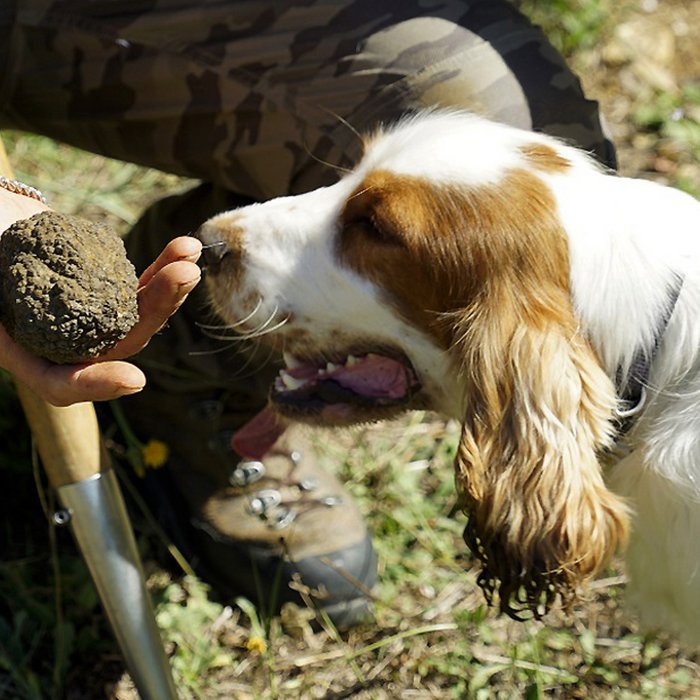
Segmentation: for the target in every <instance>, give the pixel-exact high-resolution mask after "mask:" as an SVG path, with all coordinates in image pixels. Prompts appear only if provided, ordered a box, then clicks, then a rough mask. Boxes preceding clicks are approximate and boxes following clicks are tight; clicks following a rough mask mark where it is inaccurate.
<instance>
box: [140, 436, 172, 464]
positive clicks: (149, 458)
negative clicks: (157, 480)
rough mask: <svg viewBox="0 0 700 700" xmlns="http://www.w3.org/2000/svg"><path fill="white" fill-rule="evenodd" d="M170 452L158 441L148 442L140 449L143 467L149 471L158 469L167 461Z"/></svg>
mask: <svg viewBox="0 0 700 700" xmlns="http://www.w3.org/2000/svg"><path fill="white" fill-rule="evenodd" d="M169 454H170V450H169V449H168V446H167V445H166V444H165V443H164V442H161V441H160V440H149V441H148V443H147V444H145V445H144V446H143V447H142V448H141V457H142V458H143V463H144V465H145V466H147V467H150V468H151V469H158V467H162V466H163V465H164V464H165V463H166V462H167V461H168V455H169Z"/></svg>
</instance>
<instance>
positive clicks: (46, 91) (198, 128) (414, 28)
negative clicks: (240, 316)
mask: <svg viewBox="0 0 700 700" xmlns="http://www.w3.org/2000/svg"><path fill="white" fill-rule="evenodd" d="M432 106H443V107H463V108H468V109H472V110H476V111H478V112H481V113H483V114H486V115H488V116H490V117H492V118H494V119H497V120H500V121H504V122H507V123H510V124H514V125H517V126H521V127H526V128H533V129H536V130H542V131H546V132H549V133H551V134H554V135H557V136H561V137H564V138H567V139H569V140H571V141H574V142H575V143H577V144H578V145H580V146H583V147H584V148H586V149H589V150H591V151H592V152H594V153H595V154H596V155H597V156H598V157H599V158H600V159H601V160H603V161H606V162H607V163H608V164H612V160H613V158H614V156H613V150H612V148H611V146H610V144H609V143H608V142H607V140H606V138H605V137H604V135H603V131H602V129H601V125H600V121H599V117H598V113H597V105H596V104H595V103H594V102H591V101H589V100H587V99H586V98H585V97H584V96H583V94H582V92H581V89H580V86H579V83H578V80H577V79H576V78H575V76H574V75H572V73H571V72H570V71H569V70H568V68H567V67H566V65H565V64H564V61H563V60H562V58H561V57H560V56H559V55H558V54H557V52H556V51H555V50H554V49H553V48H552V47H551V45H550V44H549V43H548V42H547V40H546V38H545V37H544V36H543V34H542V32H541V31H540V30H539V29H538V28H536V27H534V26H532V25H531V24H530V23H529V22H528V21H527V20H526V19H525V18H524V17H523V16H522V15H521V14H519V13H518V11H517V10H516V9H515V8H514V7H513V6H512V5H510V4H509V3H507V2H505V0H0V128H3V127H5V128H17V129H23V130H27V131H32V132H37V133H41V134H44V135H47V136H51V137H53V138H55V139H58V140H61V141H65V142H67V143H70V144H73V145H75V146H78V147H81V148H83V149H86V150H89V151H93V152H97V153H100V154H102V155H105V156H109V157H112V158H118V159H121V160H126V161H130V162H135V163H140V164H143V165H148V166H151V167H155V168H159V169H161V170H165V171H168V172H172V173H177V174H181V175H187V176H190V177H195V178H200V179H202V180H204V181H206V182H207V183H208V184H207V185H203V186H202V187H200V188H197V189H195V190H194V191H192V192H190V193H187V194H185V195H182V196H180V197H173V198H168V199H167V200H164V201H162V202H159V203H157V204H156V205H154V206H153V207H152V208H151V209H150V210H149V211H148V212H147V213H146V215H145V216H144V218H143V219H142V220H141V221H140V222H139V224H138V225H137V226H136V229H135V231H134V233H135V234H136V235H132V236H131V240H130V246H131V251H130V253H131V256H132V259H134V260H135V262H137V264H138V263H139V262H141V263H142V264H143V263H145V262H147V261H150V260H152V259H153V258H154V257H155V255H156V254H157V253H158V251H159V250H160V248H161V247H162V244H163V240H162V239H163V238H167V237H172V236H173V235H175V234H179V233H185V232H186V231H188V230H191V229H193V228H196V226H197V225H198V224H199V223H200V222H201V221H203V220H204V219H205V218H207V217H208V216H210V215H212V214H214V213H216V212H217V211H221V210H223V209H226V208H231V207H232V206H233V205H235V204H236V203H239V202H240V201H242V199H244V198H248V199H265V198H269V197H272V196H278V195H283V194H290V193H298V192H301V191H305V190H308V189H311V188H314V187H318V186H321V185H326V184H330V183H331V182H332V181H333V180H334V179H335V178H336V172H337V170H336V169H335V168H333V167H329V165H327V164H331V165H336V166H341V167H345V166H348V165H349V164H351V163H352V161H353V160H354V159H355V158H356V156H357V155H358V150H359V139H358V138H357V134H356V132H357V131H363V130H367V129H371V128H373V127H375V126H376V125H377V124H379V123H382V122H390V121H392V120H395V119H396V118H397V117H399V116H400V115H401V114H403V113H405V112H407V111H411V110H415V109H420V108H422V107H432ZM233 193H236V196H234V195H233ZM198 294H201V292H198V293H197V294H194V295H192V296H191V298H190V300H188V303H187V304H185V307H184V308H183V309H182V311H181V312H180V313H178V314H177V315H176V317H174V318H173V319H172V320H171V323H170V327H169V329H168V332H167V333H163V334H160V335H158V336H156V337H155V338H154V340H153V341H152V342H151V344H150V346H149V347H148V348H147V349H146V352H145V353H144V361H148V358H149V356H150V357H151V358H154V359H153V364H154V365H158V366H159V367H162V366H163V364H164V363H163V358H168V362H167V364H168V365H177V366H178V367H179V368H180V369H191V370H192V372H191V373H189V372H187V373H183V372H178V373H177V374H171V373H169V372H164V373H162V376H161V377H160V378H159V379H160V381H159V383H160V384H161V385H166V386H167V388H168V389H169V390H171V391H178V392H187V391H191V390H193V389H195V388H197V387H200V386H202V381H203V380H202V378H203V377H208V379H206V380H204V384H209V385H211V386H213V385H218V384H219V383H220V382H221V381H222V380H224V381H225V376H226V375H227V374H228V376H229V377H230V376H232V372H233V371H232V370H231V368H230V367H229V368H228V369H227V368H226V367H225V365H226V364H228V361H229V360H230V362H231V363H233V364H235V363H236V362H237V360H235V359H234V358H233V357H230V356H227V357H226V358H224V357H223V356H222V355H213V356H212V355H207V347H208V346H207V339H206V338H204V337H203V336H202V335H201V333H198V332H197V331H196V327H195V325H194V323H193V319H192V317H196V316H198V315H200V314H201V313H202V309H203V304H204V302H203V300H201V299H199V298H198ZM193 350H194V353H193ZM254 365H255V363H253V364H252V366H254ZM252 366H250V368H251V369H252ZM246 375H247V376H248V377H251V372H246ZM186 376H191V377H192V382H189V381H186V380H185V377H186ZM247 381H248V383H251V382H252V378H249V379H248V380H247Z"/></svg>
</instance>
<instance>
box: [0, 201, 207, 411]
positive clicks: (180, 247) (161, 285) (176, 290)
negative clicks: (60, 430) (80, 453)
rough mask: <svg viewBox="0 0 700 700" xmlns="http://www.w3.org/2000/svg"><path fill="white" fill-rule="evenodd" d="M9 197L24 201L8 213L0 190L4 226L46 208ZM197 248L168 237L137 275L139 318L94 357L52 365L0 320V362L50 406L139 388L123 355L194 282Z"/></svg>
mask: <svg viewBox="0 0 700 700" xmlns="http://www.w3.org/2000/svg"><path fill="white" fill-rule="evenodd" d="M0 193H2V191H1V190H0ZM12 197H17V199H23V200H27V202H19V203H18V204H17V205H16V206H15V208H14V209H13V210H12V211H13V213H10V214H9V215H8V213H7V212H8V209H7V208H3V206H2V204H3V202H2V195H1V194H0V226H2V225H3V224H7V226H9V225H11V224H12V223H14V221H16V220H18V219H21V218H26V217H28V216H32V215H33V214H35V213H37V212H38V211H42V210H44V209H46V207H45V206H43V205H41V204H40V203H39V202H36V201H35V200H29V199H28V198H26V197H21V196H19V197H18V196H17V195H12ZM8 221H9V223H8ZM5 228H6V227H5ZM2 230H4V228H3V229H2ZM200 251H201V243H200V242H199V241H198V240H196V239H195V238H189V237H185V236H183V237H180V238H176V239H174V240H172V241H170V243H168V245H167V246H166V247H165V249H164V250H163V252H162V253H161V254H160V255H159V256H158V258H157V259H156V260H155V262H154V263H153V264H152V265H151V266H150V267H148V268H147V269H146V270H145V271H144V273H143V274H142V275H141V277H140V279H139V290H138V304H139V317H140V320H139V322H138V323H137V324H136V325H135V326H134V327H133V328H132V329H131V331H130V332H129V333H128V334H127V336H126V337H125V338H124V339H122V340H121V341H120V342H119V343H117V345H115V346H114V347H113V348H112V349H111V350H110V351H108V352H107V353H105V354H104V355H103V356H101V357H99V358H97V359H96V360H95V361H93V362H89V363H83V364H80V365H56V364H54V363H52V362H49V361H48V360H45V359H43V358H40V357H36V356H34V355H31V354H29V353H28V352H26V351H25V350H24V349H23V348H21V347H20V346H19V345H17V343H15V342H14V340H12V338H11V337H10V336H9V335H8V334H7V332H6V331H5V329H4V328H2V326H0V367H4V368H5V369H7V370H8V371H10V372H11V373H12V374H13V375H14V376H15V377H16V379H17V380H18V381H20V382H22V383H24V384H26V385H27V386H28V387H29V388H30V389H32V390H33V391H34V392H35V393H36V394H37V395H38V396H40V397H41V398H43V399H44V400H45V401H48V402H49V403H51V404H53V405H55V406H68V405H70V404H73V403H79V402H82V401H105V400H109V399H115V398H118V397H119V396H124V395H127V394H133V393H136V392H138V391H140V390H141V389H143V387H144V385H145V383H146V378H145V376H144V374H143V372H142V371H141V370H140V369H138V368H137V367H136V366H134V365H132V364H130V363H128V362H124V361H123V360H124V358H126V357H129V356H130V355H133V354H135V353H136V352H138V351H139V350H140V349H141V348H143V347H144V346H145V345H146V344H147V343H148V341H149V340H150V338H151V337H152V336H153V335H154V333H156V332H157V331H158V330H159V329H160V328H161V327H162V326H163V324H164V323H165V322H166V321H167V320H168V318H169V317H170V316H171V315H172V314H173V313H174V312H175V311H176V310H177V309H178V307H179V306H180V305H181V304H182V302H183V301H184V300H185V298H186V297H187V295H188V294H189V292H191V291H192V289H194V287H195V286H196V285H197V283H198V282H199V279H200V276H201V272H200V270H199V267H198V266H197V265H196V261H197V260H198V258H199V255H200Z"/></svg>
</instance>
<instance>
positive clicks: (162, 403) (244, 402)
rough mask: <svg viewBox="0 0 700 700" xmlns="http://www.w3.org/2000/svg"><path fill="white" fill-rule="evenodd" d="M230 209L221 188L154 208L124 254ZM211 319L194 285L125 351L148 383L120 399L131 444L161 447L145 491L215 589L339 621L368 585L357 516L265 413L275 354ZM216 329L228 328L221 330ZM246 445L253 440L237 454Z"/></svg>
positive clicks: (354, 616)
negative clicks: (136, 348)
mask: <svg viewBox="0 0 700 700" xmlns="http://www.w3.org/2000/svg"><path fill="white" fill-rule="evenodd" d="M235 203H240V202H235ZM232 206H234V202H232V201H231V196H230V195H228V194H227V193H225V192H222V191H217V190H215V189H214V188H212V187H210V186H201V187H198V188H196V189H194V190H192V191H190V192H188V193H185V194H184V195H179V196H176V197H170V198H168V199H165V200H162V201H160V202H158V203H156V204H155V205H154V206H153V207H151V208H150V209H149V210H148V211H147V212H146V214H145V215H144V217H143V218H142V219H141V220H140V221H139V222H138V223H137V224H136V227H135V229H134V231H133V232H132V233H131V235H130V238H129V241H128V249H129V255H130V258H131V260H132V261H133V262H134V263H135V265H136V266H137V268H143V267H144V266H145V265H146V264H148V262H150V261H151V260H153V259H154V258H155V257H156V255H157V253H158V252H159V251H160V250H161V249H162V247H163V245H164V243H165V241H164V240H163V239H162V232H163V231H166V232H168V234H169V235H168V237H169V238H171V237H174V236H176V235H180V234H182V233H186V232H187V231H189V230H194V229H196V228H197V226H198V225H199V224H200V223H201V222H202V221H204V220H205V219H206V218H208V217H209V216H211V215H213V214H214V213H215V212H217V211H223V210H224V209H230V208H232ZM219 323H220V321H218V320H217V319H216V318H215V317H214V316H213V315H212V312H211V311H210V310H209V305H208V303H207V301H206V298H205V293H204V286H203V285H199V287H198V288H197V289H195V291H194V292H193V293H192V294H191V295H190V296H189V298H188V299H187V301H186V302H185V304H183V306H182V307H181V308H180V310H179V311H178V313H177V314H176V315H175V316H173V317H172V318H171V319H170V321H169V323H168V325H167V327H166V328H165V329H164V330H163V331H161V332H160V333H159V334H157V335H156V336H154V338H153V339H152V341H151V342H150V344H149V345H148V347H147V348H145V349H144V350H143V351H142V352H141V353H139V355H138V356H136V357H135V358H133V359H134V361H135V362H136V364H138V365H139V366H140V367H141V368H142V369H143V370H144V372H145V373H146V375H147V377H148V384H147V386H146V389H145V390H144V391H143V392H141V393H140V394H136V395H132V396H129V397H124V398H122V399H120V406H121V408H122V411H123V413H124V414H125V416H126V418H127V420H128V422H129V425H130V427H131V429H132V430H133V431H134V433H135V434H136V435H137V436H138V437H139V439H140V440H141V441H142V442H144V443H146V442H148V441H149V440H151V439H156V440H159V441H161V442H163V443H165V445H167V448H168V450H167V452H168V458H167V461H166V463H165V465H164V466H163V467H162V468H159V469H157V470H148V471H147V473H146V476H145V478H144V480H143V485H144V492H145V494H146V496H147V498H148V500H149V503H150V504H151V507H152V508H153V509H154V512H155V515H156V517H157V518H158V520H159V522H160V523H161V524H162V525H163V526H164V528H165V529H166V532H167V533H168V534H169V536H170V537H172V539H173V542H174V543H175V544H176V546H178V548H180V549H181V551H182V553H183V554H184V555H185V557H186V558H187V559H188V560H189V561H190V563H191V564H192V565H193V567H194V569H195V571H197V572H198V573H199V574H200V575H201V576H202V578H203V579H204V580H206V581H208V582H210V583H211V584H212V585H213V587H214V588H215V590H216V591H217V592H218V593H220V594H223V595H244V596H245V597H247V598H250V599H251V600H253V601H255V602H257V603H258V604H259V605H260V606H261V607H262V608H263V609H265V610H266V611H268V612H273V611H277V610H278V609H279V607H280V606H281V605H282V604H283V603H285V602H288V601H292V602H296V603H303V604H310V605H313V606H316V607H320V608H322V609H323V610H324V612H325V613H327V614H328V615H329V617H330V618H331V620H332V621H333V622H334V623H335V624H336V625H337V626H339V627H348V626H350V625H352V624H354V623H356V622H358V621H359V620H360V619H361V618H362V617H363V616H365V615H366V612H367V609H368V602H369V599H368V592H369V590H370V589H371V588H372V586H373V585H374V583H375V580H376V558H375V555H374V551H373V549H372V544H371V540H370V537H369V534H368V533H367V530H366V528H365V525H364V523H363V521H362V517H361V515H360V513H359V511H358V510H357V507H356V506H355V504H354V503H353V501H352V499H351V497H350V495H349V494H348V492H347V491H346V490H345V489H344V488H343V486H342V485H341V484H340V482H339V481H338V480H337V479H336V478H335V477H334V476H333V475H331V474H329V473H327V472H326V471H325V470H323V469H322V468H320V466H319V465H318V463H317V461H316V460H315V458H314V453H313V449H312V448H311V446H310V444H309V442H307V441H306V440H304V438H303V436H302V435H301V429H299V428H295V429H293V430H292V429H287V430H286V431H285V430H284V426H281V425H279V424H276V423H275V420H274V419H272V418H271V414H270V413H269V411H268V410H267V409H266V405H267V393H268V389H269V387H270V385H271V382H272V380H273V378H274V377H275V375H276V374H277V371H278V370H279V367H280V364H279V362H278V360H277V358H276V357H272V356H271V354H270V352H269V350H267V349H263V348H262V347H260V346H250V344H249V343H248V344H246V343H241V342H240V341H239V340H238V339H235V340H234V339H233V338H232V339H230V340H229V339H227V340H225V341H222V340H217V339H214V338H212V337H210V336H211V335H212V333H211V330H209V331H205V330H204V329H203V328H202V324H203V325H204V326H206V328H209V329H211V327H212V326H217V325H218V324H219ZM214 335H219V336H221V335H228V333H227V332H226V331H225V329H224V328H223V326H222V328H221V330H220V331H218V332H215V333H214ZM281 433H283V434H282V436H281V437H279V435H280V434H281ZM236 435H238V441H237V442H236V444H237V445H239V450H240V452H236V451H235V450H234V447H233V442H232V441H233V440H234V437H235V436H236ZM256 441H258V442H259V443H260V444H262V445H264V447H262V448H260V449H257V450H256V449H253V448H251V449H250V450H247V446H250V445H251V444H252V443H254V442H256ZM241 446H242V447H241ZM241 452H242V454H241ZM246 455H248V456H246ZM252 455H254V456H255V458H251V456H252Z"/></svg>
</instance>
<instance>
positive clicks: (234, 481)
mask: <svg viewBox="0 0 700 700" xmlns="http://www.w3.org/2000/svg"><path fill="white" fill-rule="evenodd" d="M264 476H265V465H264V464H263V463H262V462H258V461H255V460H250V461H248V462H239V463H238V466H236V468H235V469H234V470H233V471H232V472H231V474H230V476H229V478H228V480H229V483H230V484H231V486H239V487H240V486H249V485H250V484H254V483H255V482H256V481H260V479H262V478H263V477H264Z"/></svg>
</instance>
